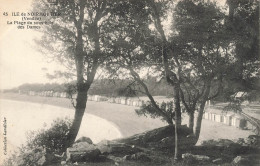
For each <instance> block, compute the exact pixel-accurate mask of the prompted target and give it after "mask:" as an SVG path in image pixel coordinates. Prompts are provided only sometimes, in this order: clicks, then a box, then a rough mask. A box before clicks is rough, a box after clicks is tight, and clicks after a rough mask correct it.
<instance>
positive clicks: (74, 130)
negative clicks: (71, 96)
mask: <svg viewBox="0 0 260 166" xmlns="http://www.w3.org/2000/svg"><path fill="white" fill-rule="evenodd" d="M89 87H90V86H89V85H86V84H80V85H78V95H77V98H76V101H77V104H76V107H75V114H74V119H73V122H72V125H71V127H70V130H69V134H68V139H67V142H66V148H68V147H70V146H71V145H72V144H73V143H74V142H75V139H76V137H77V135H78V132H79V129H80V125H81V121H82V118H83V115H84V113H85V109H86V103H87V92H88V89H89ZM64 150H66V149H64Z"/></svg>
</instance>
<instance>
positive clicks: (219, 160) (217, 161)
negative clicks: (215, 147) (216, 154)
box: [212, 158, 223, 164]
mask: <svg viewBox="0 0 260 166" xmlns="http://www.w3.org/2000/svg"><path fill="white" fill-rule="evenodd" d="M212 163H214V164H222V163H223V160H222V158H218V159H215V160H212Z"/></svg>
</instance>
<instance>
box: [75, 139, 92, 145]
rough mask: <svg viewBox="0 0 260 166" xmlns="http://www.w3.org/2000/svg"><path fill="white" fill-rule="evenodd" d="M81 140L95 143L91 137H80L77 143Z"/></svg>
mask: <svg viewBox="0 0 260 166" xmlns="http://www.w3.org/2000/svg"><path fill="white" fill-rule="evenodd" d="M79 142H87V143H89V144H93V142H92V140H91V139H90V138H89V137H80V138H79V139H78V140H77V141H76V142H75V143H79Z"/></svg>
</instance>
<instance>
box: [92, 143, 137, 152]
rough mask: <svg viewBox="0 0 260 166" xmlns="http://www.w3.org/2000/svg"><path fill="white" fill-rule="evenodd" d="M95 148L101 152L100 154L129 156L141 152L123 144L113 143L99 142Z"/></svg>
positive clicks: (134, 147)
mask: <svg viewBox="0 0 260 166" xmlns="http://www.w3.org/2000/svg"><path fill="white" fill-rule="evenodd" d="M97 148H98V149H99V150H100V151H101V153H102V154H104V153H109V154H120V155H129V154H134V153H137V152H141V151H142V150H141V149H140V148H138V147H136V146H131V145H127V144H125V143H118V142H114V141H101V142H100V143H98V144H97Z"/></svg>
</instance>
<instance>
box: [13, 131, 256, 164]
mask: <svg viewBox="0 0 260 166" xmlns="http://www.w3.org/2000/svg"><path fill="white" fill-rule="evenodd" d="M179 135H180V147H181V152H182V161H180V162H179V163H173V155H174V132H173V128H172V126H166V127H162V128H158V129H154V130H151V131H148V132H144V133H141V134H137V135H134V136H132V137H128V138H123V139H117V140H113V141H108V140H104V141H101V142H99V143H98V144H93V142H92V141H91V139H90V138H87V137H82V138H80V139H79V140H77V141H76V142H75V143H74V144H73V146H72V147H70V148H68V149H67V151H66V153H64V154H62V155H57V154H47V153H44V154H43V153H42V151H41V152H40V151H39V152H37V150H36V151H29V152H26V153H25V154H26V156H28V153H31V156H32V158H33V159H34V161H33V162H34V163H36V164H35V165H53V166H54V165H68V166H71V165H80V166H81V165H90V166H92V165H93V166H94V165H95V166H108V165H126V166H134V165H136V166H148V165H149V166H153V165H154V166H158V165H163V166H168V165H187V166H189V165H245V166H254V165H256V166H257V165H260V137H259V136H255V135H251V136H249V137H248V138H246V139H242V138H241V139H237V140H228V139H219V140H208V141H204V142H203V143H202V145H201V146H193V145H194V140H195V139H194V137H193V135H190V133H189V129H188V128H187V127H185V126H182V128H181V129H180V133H179ZM18 158H19V160H18V161H19V162H17V165H21V166H22V165H23V162H24V160H25V159H24V158H23V156H19V157H18ZM27 160H28V159H27Z"/></svg>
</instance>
